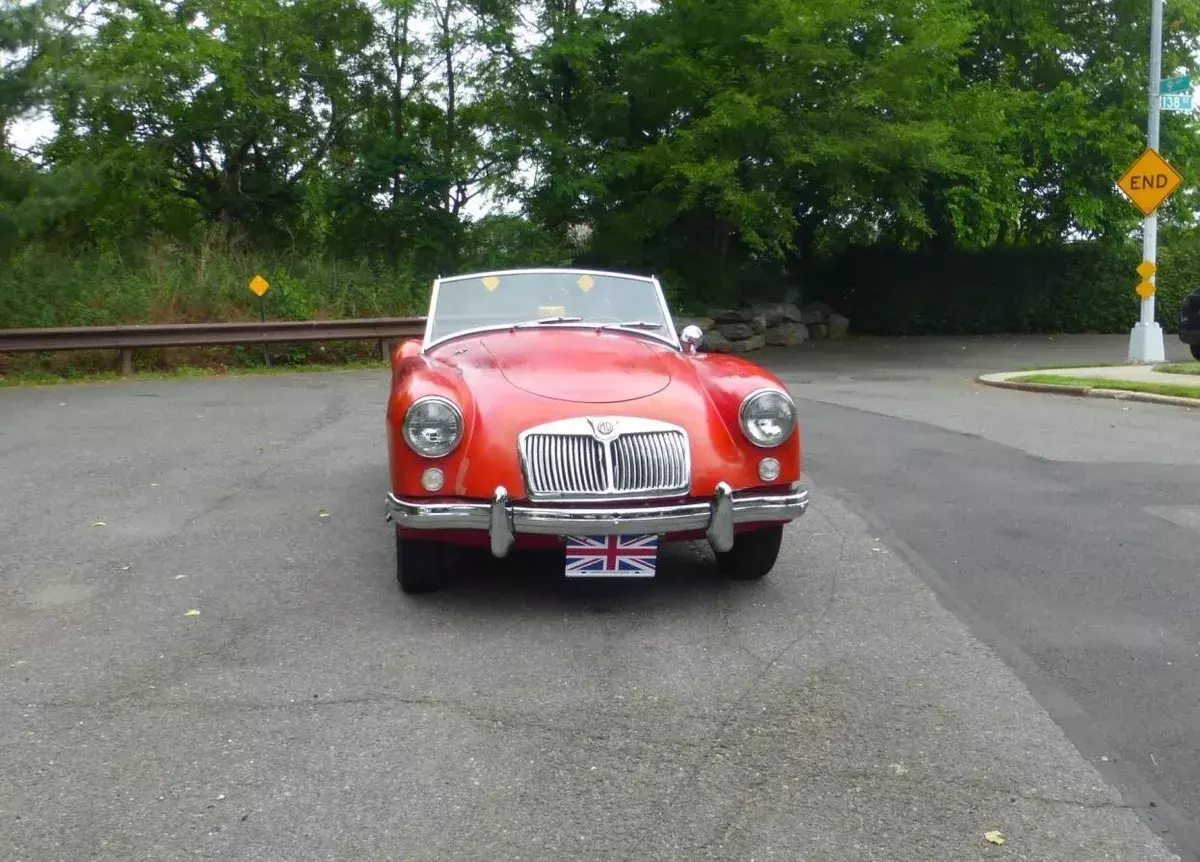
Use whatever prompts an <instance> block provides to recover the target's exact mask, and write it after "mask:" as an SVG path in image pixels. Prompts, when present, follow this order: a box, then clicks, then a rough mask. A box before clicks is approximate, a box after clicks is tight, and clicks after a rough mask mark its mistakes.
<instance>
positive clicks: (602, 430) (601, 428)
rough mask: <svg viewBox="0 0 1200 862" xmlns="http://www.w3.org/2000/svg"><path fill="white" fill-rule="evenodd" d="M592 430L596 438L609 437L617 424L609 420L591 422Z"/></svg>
mask: <svg viewBox="0 0 1200 862" xmlns="http://www.w3.org/2000/svg"><path fill="white" fill-rule="evenodd" d="M592 430H593V431H595V432H596V436H597V437H600V438H604V437H611V436H612V435H613V432H614V431H616V430H617V423H616V422H613V421H612V420H611V419H597V420H593V421H592Z"/></svg>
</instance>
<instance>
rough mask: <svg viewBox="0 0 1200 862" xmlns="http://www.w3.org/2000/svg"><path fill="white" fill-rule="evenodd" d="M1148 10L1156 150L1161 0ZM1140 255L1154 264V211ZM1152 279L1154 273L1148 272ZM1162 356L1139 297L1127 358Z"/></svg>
mask: <svg viewBox="0 0 1200 862" xmlns="http://www.w3.org/2000/svg"><path fill="white" fill-rule="evenodd" d="M1151 4H1152V11H1151V13H1150V119H1149V121H1148V122H1147V124H1146V143H1147V146H1149V147H1150V149H1152V150H1154V151H1156V152H1157V151H1158V127H1159V112H1160V105H1159V92H1158V91H1159V89H1160V88H1161V86H1162V21H1163V0H1151ZM1142 259H1143V260H1148V261H1150V262H1151V263H1153V264H1155V265H1157V264H1158V211H1157V210H1155V211H1154V212H1152V213H1151V214H1150V215H1148V216H1146V220H1145V221H1144V222H1143V223H1142ZM1151 279H1153V281H1154V282H1155V283H1157V281H1158V276H1157V275H1154V276H1151ZM1165 359H1166V348H1165V347H1164V346H1163V331H1162V327H1161V326H1159V325H1158V321H1156V320H1155V319H1154V294H1153V293H1152V294H1150V295H1149V296H1148V297H1146V298H1145V299H1143V300H1142V313H1141V318H1140V319H1139V320H1138V322H1137V323H1135V324H1134V326H1133V331H1132V332H1130V333H1129V361H1130V362H1162V361H1164V360H1165Z"/></svg>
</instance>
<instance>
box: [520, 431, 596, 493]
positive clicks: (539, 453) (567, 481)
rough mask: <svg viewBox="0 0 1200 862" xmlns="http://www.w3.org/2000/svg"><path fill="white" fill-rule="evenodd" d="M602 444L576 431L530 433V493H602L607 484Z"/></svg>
mask: <svg viewBox="0 0 1200 862" xmlns="http://www.w3.org/2000/svg"><path fill="white" fill-rule="evenodd" d="M604 462H605V458H604V444H603V443H601V442H600V441H599V440H596V439H594V438H592V437H583V436H580V435H575V434H530V435H529V437H527V438H526V439H525V464H526V472H527V473H528V478H529V491H530V493H531V494H543V495H544V494H602V493H604V489H605V488H606V487H608V475H607V474H608V469H607V467H606V466H605V463H604Z"/></svg>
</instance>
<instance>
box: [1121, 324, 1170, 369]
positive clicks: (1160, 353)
mask: <svg viewBox="0 0 1200 862" xmlns="http://www.w3.org/2000/svg"><path fill="white" fill-rule="evenodd" d="M1166 358H1167V352H1166V347H1165V346H1164V344H1163V331H1162V327H1161V326H1159V325H1158V322H1157V321H1151V322H1150V323H1142V322H1141V321H1139V322H1137V323H1135V324H1134V326H1133V330H1132V331H1131V332H1130V333H1129V361H1130V362H1165V361H1166Z"/></svg>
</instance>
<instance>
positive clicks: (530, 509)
mask: <svg viewBox="0 0 1200 862" xmlns="http://www.w3.org/2000/svg"><path fill="white" fill-rule="evenodd" d="M807 510H808V489H806V488H803V487H801V488H796V489H795V490H792V491H789V492H786V493H781V494H761V493H747V492H743V493H741V494H739V493H736V492H733V491H731V490H730V489H729V485H728V484H726V483H724V482H721V483H719V484H718V486H717V490H716V492H715V493H714V495H713V497H712V499H711V500H709V501H703V500H699V501H697V500H690V501H687V502H682V503H675V504H671V503H664V504H662V505H657V506H654V505H652V506H620V505H616V506H614V505H605V506H596V505H579V506H569V507H568V506H534V505H522V504H512V503H509V502H508V492H507V491H506V490H505V489H504V488H503V487H500V488H497V489H496V493H495V494H494V495H493V497H492V499H491V500H490V501H487V500H432V499H424V500H405V499H402V498H400V497H397V496H396V495H395V494H394V493H390V492H389V493H388V496H387V520H389V521H393V522H395V523H396V524H397V525H398V526H401V527H408V528H410V529H414V530H484V531H486V532H488V534H489V536H490V545H491V549H492V554H493V555H494V556H496V557H503V556H505V555H507V554H508V552H509V550H510V549H511V548H512V545H513V543H514V542H515V541H516V537H517V536H518V535H536V536H575V535H588V536H617V535H628V534H630V533H647V534H648V533H654V534H658V535H663V534H667V533H684V532H694V531H699V530H703V531H704V533H705V535H706V536H707V538H708V541H709V543H710V544H711V545H712V547H713V549H714V550H717V551H725V550H729V548H731V547H733V537H734V527H735V526H736V525H738V524H756V523H776V522H782V523H786V522H789V521H794V520H796V519H797V518H799V517H800V516H802V515H803V514H804V513H805V512H806V511H807Z"/></svg>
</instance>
